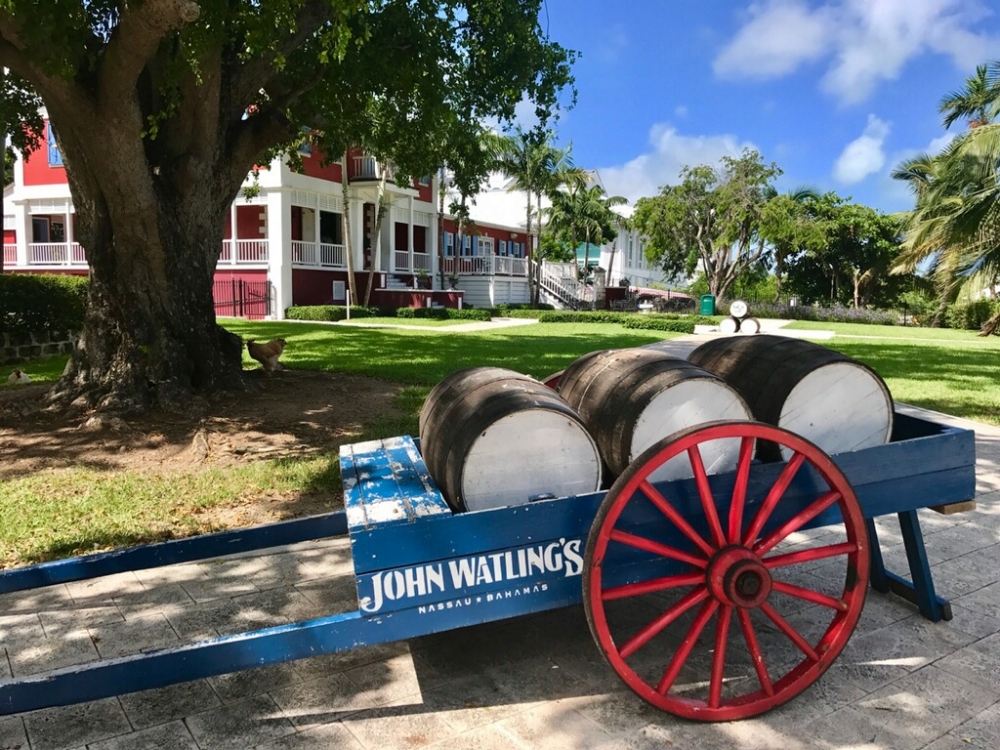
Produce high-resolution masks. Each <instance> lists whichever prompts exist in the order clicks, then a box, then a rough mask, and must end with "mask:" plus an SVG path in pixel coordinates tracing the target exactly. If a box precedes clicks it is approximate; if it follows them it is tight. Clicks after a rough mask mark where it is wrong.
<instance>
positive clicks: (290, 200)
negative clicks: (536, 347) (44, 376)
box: [3, 122, 529, 319]
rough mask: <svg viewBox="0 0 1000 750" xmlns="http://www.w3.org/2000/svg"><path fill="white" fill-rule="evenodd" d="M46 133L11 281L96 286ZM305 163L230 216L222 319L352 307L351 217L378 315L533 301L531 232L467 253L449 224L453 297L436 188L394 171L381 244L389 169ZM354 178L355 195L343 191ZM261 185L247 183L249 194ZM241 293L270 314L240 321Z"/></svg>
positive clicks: (9, 209)
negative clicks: (19, 275)
mask: <svg viewBox="0 0 1000 750" xmlns="http://www.w3.org/2000/svg"><path fill="white" fill-rule="evenodd" d="M45 130H46V142H45V143H44V144H42V145H41V147H40V148H39V149H37V150H36V151H35V152H33V153H32V154H31V156H30V157H28V158H27V159H24V158H19V159H18V160H17V162H16V164H15V167H14V181H13V183H12V184H11V185H8V186H7V187H6V189H5V190H4V248H3V252H4V269H5V271H9V272H15V273H16V272H32V273H76V274H86V273H88V267H87V259H86V252H85V249H84V248H83V247H82V246H81V245H80V244H79V243H78V242H77V241H76V239H75V237H76V233H75V231H74V230H75V219H76V216H75V210H74V207H73V201H72V197H71V195H70V191H69V185H68V183H67V179H66V170H65V167H64V166H63V163H62V156H61V154H60V152H59V148H58V144H57V143H56V141H55V139H54V138H53V137H52V131H51V129H50V128H49V125H48V122H46V126H45ZM301 156H302V170H301V172H294V171H292V169H291V168H290V167H289V166H288V164H287V163H286V162H285V161H283V160H280V159H278V160H275V161H274V162H273V163H272V164H270V165H269V167H268V168H266V169H261V170H260V172H259V175H258V177H257V178H256V186H257V190H256V191H255V194H254V196H253V197H252V198H247V197H245V196H244V195H243V194H242V193H241V195H240V196H239V197H238V198H237V199H236V200H235V201H234V202H233V204H232V206H231V207H230V210H229V213H228V215H227V216H226V218H225V219H224V221H225V225H224V239H223V242H222V246H221V247H220V248H219V262H218V266H217V267H216V272H215V293H216V302H217V307H218V305H220V304H222V303H224V302H226V301H231V302H232V303H233V306H232V307H226V306H224V307H222V308H219V311H220V314H230V313H232V314H247V315H249V316H250V317H263V316H264V315H265V314H266V315H267V316H268V317H272V318H277V319H280V318H282V317H284V311H285V310H286V309H287V308H288V307H290V306H291V305H320V304H346V303H347V301H348V300H347V290H348V284H347V256H346V247H347V244H348V243H346V242H345V238H344V221H343V219H344V212H345V211H346V212H348V213H349V219H350V222H349V224H350V227H351V233H352V237H351V242H350V246H351V248H352V252H353V254H354V258H353V260H354V268H355V272H356V280H357V282H358V289H359V294H363V290H364V289H366V288H367V282H368V277H369V268H370V267H371V264H372V263H374V264H375V273H374V277H373V278H374V286H373V289H372V295H371V304H374V305H377V306H386V307H414V306H429V305H444V306H447V307H457V306H460V305H462V304H466V305H469V304H471V305H475V306H476V307H490V306H493V305H496V304H499V303H501V302H526V301H528V283H527V277H528V262H529V260H528V257H527V256H528V253H529V243H528V238H527V236H526V235H525V233H524V230H523V229H522V228H518V227H505V226H500V225H492V224H488V223H483V222H477V224H476V225H475V226H474V227H473V228H471V229H468V230H467V231H466V232H465V236H464V238H463V241H462V243H461V245H462V246H461V247H459V246H458V245H459V242H458V235H457V232H456V229H457V228H456V226H455V223H454V221H452V219H451V218H450V217H444V221H443V231H444V243H445V244H444V252H445V258H444V265H443V268H440V270H443V271H444V276H445V279H446V282H445V285H444V286H445V287H446V288H443V289H442V288H441V284H440V283H439V281H440V278H441V275H440V274H439V265H440V263H439V257H438V247H439V245H438V242H439V216H438V211H437V201H436V197H437V179H436V178H426V179H423V180H416V181H413V182H412V183H410V182H407V183H397V182H396V180H395V179H394V175H393V172H392V170H391V167H389V168H388V169H389V172H388V174H387V175H386V177H387V181H386V190H385V196H384V201H385V202H386V203H387V210H386V213H385V215H384V217H383V220H382V227H381V231H380V232H379V236H378V237H376V236H375V206H376V201H377V194H378V190H379V184H380V181H381V177H382V171H381V170H382V169H383V166H382V165H381V164H380V163H379V162H378V161H377V160H376V159H375V158H374V157H372V156H369V155H367V154H365V153H363V152H361V151H360V150H356V151H353V152H349V153H348V155H347V157H346V159H342V160H340V161H338V162H336V163H333V164H329V165H326V166H324V165H323V164H322V158H321V156H320V155H319V154H318V153H315V152H310V151H309V149H305V150H304V151H303V153H302V154H301ZM345 161H346V164H345V163H344V162H345ZM345 168H346V169H347V178H348V188H347V194H346V195H345V194H344V188H343V185H342V181H341V176H342V175H341V171H342V170H343V169H345ZM252 184H254V179H253V178H252V176H248V179H247V185H252ZM451 281H454V282H456V283H455V285H454V287H455V288H451V283H450V282H451ZM237 288H239V289H240V290H241V292H240V294H241V295H242V290H245V289H254V290H258V291H256V292H254V293H253V294H256V295H258V296H260V295H261V294H262V292H261V291H260V290H268V291H267V292H266V294H267V295H268V296H269V297H270V299H271V304H270V306H269V311H265V308H264V307H263V306H262V305H255V306H252V305H251V304H250V300H249V299H248V300H247V308H246V310H243V309H242V307H241V308H240V309H239V310H237V309H236V307H235V304H236V301H235V296H234V292H235V290H236V289H237ZM230 298H232V299H230ZM242 301H243V298H242V296H241V297H240V304H242ZM353 302H354V303H357V300H355V301H353Z"/></svg>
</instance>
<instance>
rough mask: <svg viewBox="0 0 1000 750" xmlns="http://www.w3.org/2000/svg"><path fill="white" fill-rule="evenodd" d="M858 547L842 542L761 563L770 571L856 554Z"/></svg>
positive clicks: (764, 560) (771, 558)
mask: <svg viewBox="0 0 1000 750" xmlns="http://www.w3.org/2000/svg"><path fill="white" fill-rule="evenodd" d="M857 549H858V545H856V544H854V543H853V542H841V543H840V544H830V545H827V546H825V547H813V548H811V549H804V550H799V551H798V552H787V553H785V554H783V555H774V556H772V557H765V558H764V559H763V560H762V561H761V562H763V563H764V566H765V567H767V568H769V569H772V570H773V569H774V568H783V567H785V566H786V565H796V564H798V563H804V562H813V561H815V560H825V559H827V558H829V557H837V556H838V555H848V554H850V553H851V552H856V551H857Z"/></svg>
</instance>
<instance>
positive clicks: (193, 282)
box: [52, 189, 243, 410]
mask: <svg viewBox="0 0 1000 750" xmlns="http://www.w3.org/2000/svg"><path fill="white" fill-rule="evenodd" d="M74 193H75V197H77V200H76V201H75V205H76V207H77V217H78V226H77V232H78V236H79V238H80V241H81V243H82V244H83V246H84V247H85V248H86V250H87V258H88V261H89V263H90V267H91V274H90V289H89V299H88V306H87V313H86V317H85V320H84V328H83V334H82V337H81V339H80V342H79V344H78V346H77V350H76V352H75V353H74V354H73V357H72V358H71V360H70V363H69V366H68V367H67V369H66V371H65V373H64V374H63V377H62V379H61V380H60V381H59V383H58V384H57V385H56V387H55V389H54V390H53V393H52V396H53V398H55V399H58V400H61V401H72V400H75V399H79V398H81V397H82V399H83V401H82V403H83V404H84V405H87V406H97V407H102V408H113V409H122V410H135V409H141V408H145V407H147V406H150V405H152V404H159V405H161V406H165V407H168V408H171V407H178V406H181V405H182V404H184V403H185V402H187V401H188V400H189V399H190V397H191V395H192V393H193V392H200V393H203V394H209V393H211V392H214V391H218V390H222V389H229V388H235V387H240V386H242V384H243V381H242V376H241V373H242V365H241V359H242V354H241V350H242V343H241V341H240V339H239V337H237V336H236V335H234V334H232V333H229V332H228V331H225V330H224V329H222V328H221V327H219V326H218V325H216V323H215V308H214V302H213V298H212V280H213V276H214V273H215V262H216V259H217V257H218V252H219V249H220V248H221V247H222V216H221V214H220V212H219V211H217V210H216V208H215V206H214V204H212V203H203V202H201V201H199V200H197V199H195V200H192V199H190V198H188V199H186V200H184V199H182V198H181V196H176V195H174V196H171V195H165V194H160V195H159V196H157V197H158V200H157V202H156V203H155V204H154V205H151V206H147V207H145V209H144V210H140V209H139V207H138V206H129V207H126V206H121V205H119V206H117V207H116V208H115V209H114V210H112V208H111V207H110V205H109V204H111V203H112V202H113V201H114V200H115V198H114V197H113V196H107V195H101V196H95V197H94V198H92V197H91V196H89V195H81V191H80V190H79V189H77V190H74ZM80 198H82V199H83V200H80ZM95 198H96V199H95ZM109 199H110V200H109ZM122 209H125V210H122Z"/></svg>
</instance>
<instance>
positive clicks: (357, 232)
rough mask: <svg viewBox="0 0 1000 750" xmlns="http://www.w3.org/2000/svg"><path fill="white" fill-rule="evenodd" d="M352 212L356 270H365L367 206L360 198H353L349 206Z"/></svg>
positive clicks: (352, 235) (352, 245) (353, 249)
mask: <svg viewBox="0 0 1000 750" xmlns="http://www.w3.org/2000/svg"><path fill="white" fill-rule="evenodd" d="M347 210H348V211H351V250H352V251H353V253H354V268H355V269H357V270H358V271H359V272H360V271H362V270H364V262H365V226H364V221H365V204H364V201H363V200H361V199H360V198H352V199H351V201H350V203H348V204H347Z"/></svg>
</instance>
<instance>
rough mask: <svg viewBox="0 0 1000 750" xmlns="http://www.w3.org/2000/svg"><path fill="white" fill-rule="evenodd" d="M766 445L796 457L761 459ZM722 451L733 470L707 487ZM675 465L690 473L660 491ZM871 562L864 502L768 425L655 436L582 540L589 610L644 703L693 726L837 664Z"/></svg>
mask: <svg viewBox="0 0 1000 750" xmlns="http://www.w3.org/2000/svg"><path fill="white" fill-rule="evenodd" d="M758 439H760V440H769V441H771V442H773V443H776V444H778V445H779V446H787V447H788V448H790V449H791V450H792V457H791V459H790V460H789V461H788V462H787V463H785V464H762V463H759V462H756V461H754V460H753V455H754V448H755V442H756V441H757V440H758ZM717 441H726V442H725V443H719V442H717ZM720 446H728V447H729V450H730V454H731V455H734V456H738V458H735V459H734V460H735V466H730V467H729V468H728V470H733V469H735V474H730V475H729V476H728V478H727V477H720V478H719V479H718V480H713V481H710V480H709V478H708V476H707V474H706V469H705V463H704V461H703V456H705V457H713V456H716V457H717V456H720V455H724V454H725V451H724V450H722V451H720V450H719V448H720ZM671 459H675V464H674V465H676V462H678V461H682V462H686V463H687V464H688V465H689V466H690V475H691V476H692V477H693V479H692V480H689V481H687V482H682V481H678V480H675V481H672V482H670V483H669V484H661V485H659V488H657V487H656V486H654V484H653V483H654V482H655V481H656V477H655V476H654V474H655V472H656V471H657V470H658V469H659V468H660V467H661V466H663V465H664V464H665V463H667V462H668V461H670V460H671ZM817 517H819V518H817ZM814 519H815V524H812V525H813V526H816V525H817V524H823V526H822V527H818V526H817V527H816V528H810V526H811V524H810V522H813V521H814ZM830 524H832V526H830ZM868 555H869V549H868V537H867V534H866V531H865V524H864V518H863V516H862V514H861V508H860V506H859V505H858V500H857V497H856V496H855V494H854V490H853V489H852V488H851V485H850V483H849V482H848V481H847V478H846V477H845V476H844V475H843V473H842V472H841V471H840V469H838V468H837V466H836V464H834V463H833V461H832V460H831V459H830V457H829V456H827V455H826V454H825V453H824V452H823V451H822V450H820V449H819V448H817V447H816V446H815V445H813V444H812V443H810V442H809V441H807V440H805V439H803V438H801V437H798V436H796V435H794V434H792V433H790V432H788V431H787V430H782V429H779V428H777V427H773V426H771V425H767V424H763V423H760V422H715V423H711V424H707V425H702V426H699V427H695V428H692V429H689V430H684V431H682V432H679V433H677V434H675V435H672V436H670V437H668V438H665V439H663V440H661V441H659V442H658V443H657V444H656V445H654V446H652V447H650V448H649V449H648V450H647V451H645V452H644V453H643V454H642V455H641V456H639V458H637V459H636V460H635V461H633V462H632V464H631V465H630V466H629V467H628V469H626V471H625V473H624V474H622V475H621V476H620V477H619V478H618V480H617V481H616V482H615V483H614V485H613V486H612V488H611V490H610V491H609V492H608V495H607V497H606V498H605V499H604V502H603V503H602V505H601V507H600V509H599V511H598V513H597V517H596V519H595V521H594V526H593V527H592V529H591V532H590V538H589V540H588V543H587V552H586V558H585V561H584V570H583V592H584V597H583V598H584V607H585V609H586V613H587V621H588V622H589V624H590V629H591V632H592V633H593V635H594V638H595V640H596V641H597V644H598V647H599V648H600V649H601V652H602V653H603V654H604V656H605V658H606V659H607V660H608V662H609V663H610V664H611V666H612V667H613V668H614V670H615V671H616V672H617V673H618V675H619V676H620V677H621V678H622V679H623V680H624V681H625V683H626V684H627V685H628V686H629V687H630V688H631V689H632V690H633V691H634V692H636V693H637V694H638V695H639V696H641V697H642V698H643V699H645V700H646V701H648V702H649V703H651V704H653V705H654V706H657V707H658V708H660V709H662V710H664V711H668V712H670V713H672V714H675V715H677V716H681V717H685V718H689V719H698V720H702V721H729V720H733V719H742V718H746V717H748V716H754V715H756V714H760V713H763V712H764V711H767V710H769V709H771V708H774V707H775V706H778V705H780V704H782V703H784V702H785V701H788V700H789V699H791V698H793V697H795V696H796V695H798V694H799V693H801V692H802V691H803V690H805V689H806V688H807V687H808V686H809V685H811V684H812V683H813V682H815V681H816V679H818V678H819V676H820V675H821V674H823V672H824V671H826V669H827V668H828V667H829V666H830V664H832V663H833V661H834V659H836V658H837V655H838V654H839V653H840V652H841V651H842V650H843V648H844V646H845V645H846V644H847V641H848V639H849V638H850V636H851V633H852V632H853V631H854V627H855V625H856V624H857V621H858V617H859V616H860V615H861V608H862V606H863V605H864V598H865V592H866V589H867V586H868ZM713 620H714V621H715V627H714V633H713V632H712V629H711V628H710V627H709V626H710V623H711V622H712V621H713Z"/></svg>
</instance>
